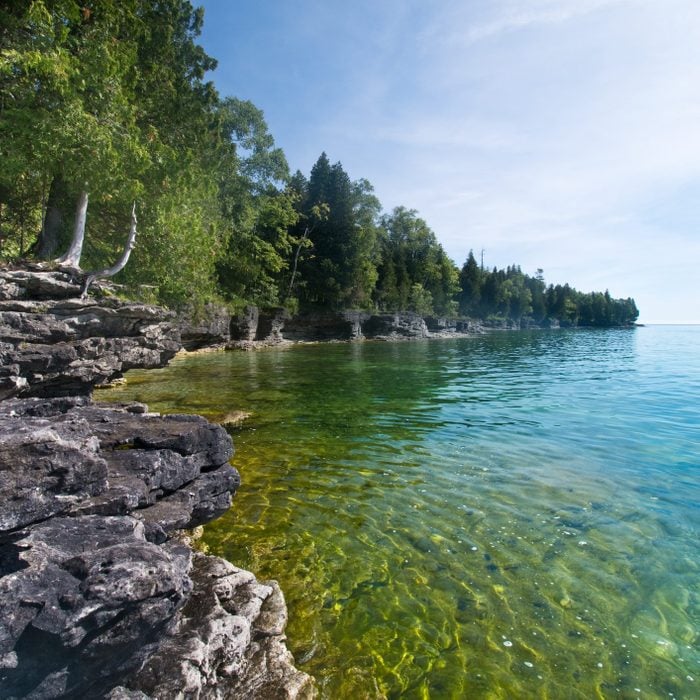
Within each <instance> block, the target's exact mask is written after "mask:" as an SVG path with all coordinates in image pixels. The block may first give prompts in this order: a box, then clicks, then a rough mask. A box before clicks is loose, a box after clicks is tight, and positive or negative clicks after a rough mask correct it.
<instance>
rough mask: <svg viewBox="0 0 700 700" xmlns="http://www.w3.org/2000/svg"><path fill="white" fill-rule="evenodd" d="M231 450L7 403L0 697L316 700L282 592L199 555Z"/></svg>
mask: <svg viewBox="0 0 700 700" xmlns="http://www.w3.org/2000/svg"><path fill="white" fill-rule="evenodd" d="M232 453H233V447H232V443H231V439H230V437H229V435H228V433H226V431H225V430H224V429H223V428H221V427H220V426H216V425H212V424H210V423H208V422H207V421H205V420H204V419H203V418H200V417H198V416H181V415H174V416H159V415H157V414H151V413H148V412H147V411H146V407H145V406H143V404H131V405H122V406H116V407H115V406H100V405H94V404H92V403H91V402H90V400H89V399H88V398H86V397H69V398H50V399H40V398H30V399H9V400H6V401H3V402H1V403H0V498H1V499H2V502H3V504H4V505H3V509H2V512H1V513H0V575H1V576H0V697H2V698H36V699H43V698H60V697H78V696H81V697H95V698H101V697H105V698H113V699H114V698H120V697H124V698H126V697H139V698H148V697H152V698H175V697H183V698H229V697H240V698H268V697H274V698H278V697H279V698H303V697H312V696H313V683H312V680H311V678H310V677H309V676H307V675H306V674H303V673H301V672H299V671H297V670H296V669H295V668H294V666H293V659H292V656H291V654H290V653H289V652H288V651H287V649H286V647H285V645H284V640H285V637H284V627H285V624H286V621H287V613H286V607H285V604H284V599H283V597H282V595H281V593H280V590H279V588H278V586H277V584H276V583H274V582H266V583H262V582H258V581H256V579H255V577H254V576H253V574H251V573H249V572H247V571H243V570H242V569H238V568H236V567H235V566H233V565H232V564H229V563H228V562H226V561H224V560H223V559H219V558H217V557H211V556H206V555H204V554H201V553H198V552H193V551H192V549H191V548H189V547H188V546H185V545H184V544H182V543H181V541H180V539H179V531H180V530H181V529H182V528H192V527H195V526H197V525H199V524H201V523H204V522H207V521H209V520H211V519H212V518H214V517H216V516H218V515H220V514H221V513H223V512H224V511H225V510H226V509H227V508H228V507H229V505H230V503H231V495H232V493H233V492H234V491H235V490H236V488H237V487H238V484H239V477H238V473H237V471H236V470H235V469H234V468H233V467H231V466H230V465H229V464H228V460H229V458H230V457H231V455H232Z"/></svg>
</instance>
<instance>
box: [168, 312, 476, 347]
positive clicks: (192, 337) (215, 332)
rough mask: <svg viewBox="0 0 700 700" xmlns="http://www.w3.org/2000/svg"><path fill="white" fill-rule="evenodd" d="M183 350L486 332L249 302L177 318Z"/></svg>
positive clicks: (441, 321)
mask: <svg viewBox="0 0 700 700" xmlns="http://www.w3.org/2000/svg"><path fill="white" fill-rule="evenodd" d="M177 322H178V326H179V328H180V331H181V337H182V344H183V347H184V348H185V350H188V351H193V350H200V349H209V348H226V349H229V350H255V349H258V348H264V347H270V346H278V345H285V344H292V343H318V342H353V341H362V340H383V341H399V340H422V339H427V338H463V337H467V336H471V335H474V334H476V333H483V332H485V330H486V327H485V326H484V324H483V323H480V322H475V321H472V320H469V319H451V318H446V317H434V316H421V315H419V314H415V313H410V312H404V313H387V314H372V313H368V312H364V311H316V312H313V311H307V312H303V313H299V314H296V315H294V316H292V315H290V314H289V312H288V311H287V310H286V309H284V308H272V309H259V308H258V307H256V306H246V307H245V308H244V309H243V310H242V311H240V312H238V313H233V314H232V313H230V312H228V311H227V310H226V309H225V308H223V307H220V306H215V305H210V306H208V307H206V308H205V309H204V311H203V312H202V313H200V314H196V315H195V314H191V313H189V314H188V313H185V314H183V315H182V316H181V317H179V318H178V321H177Z"/></svg>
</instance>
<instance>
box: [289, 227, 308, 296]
mask: <svg viewBox="0 0 700 700" xmlns="http://www.w3.org/2000/svg"><path fill="white" fill-rule="evenodd" d="M309 233H310V230H309V227H308V226H307V227H306V228H305V229H304V235H303V236H302V237H301V238H300V239H299V245H298V246H297V252H296V253H295V254H294V267H293V268H292V277H291V279H290V280H289V289H287V295H286V296H285V297H284V299H285V301H286V300H287V299H289V297H290V296H292V289H293V287H294V278H295V277H296V276H297V265H298V264H299V253H300V252H301V247H302V246H303V245H304V241H305V240H306V238H307V237H308V235H309Z"/></svg>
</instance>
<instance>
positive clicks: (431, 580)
mask: <svg viewBox="0 0 700 700" xmlns="http://www.w3.org/2000/svg"><path fill="white" fill-rule="evenodd" d="M699 345H700V329H698V328H695V327H661V326H659V327H647V328H637V329H626V330H577V331H551V332H546V331H535V332H527V331H522V332H515V333H493V334H490V335H486V336H479V337H474V338H466V339H461V340H436V341H415V342H406V343H369V342H368V343H356V344H319V345H308V346H296V347H292V348H288V349H279V350H274V349H273V350H266V351H261V352H252V353H212V354H202V355H190V356H183V357H178V358H177V359H176V360H175V361H174V362H173V363H172V364H171V366H170V367H167V368H165V369H162V370H155V371H149V372H133V373H129V374H128V383H127V385H126V386H124V387H119V388H116V389H114V390H112V391H110V392H109V393H108V394H107V393H104V394H102V395H101V396H100V398H102V397H105V398H106V397H107V396H109V398H110V399H113V400H126V399H129V400H138V401H143V402H145V403H147V404H148V405H149V407H150V408H151V410H156V411H162V412H194V413H200V414H202V415H204V416H205V417H207V418H213V419H216V418H219V417H221V416H223V415H224V414H226V413H228V412H231V411H244V412H246V413H250V417H249V418H248V419H247V420H246V421H245V422H244V423H243V424H242V426H241V427H240V428H239V429H236V430H234V431H233V437H234V442H235V445H236V455H235V457H234V464H235V465H236V467H237V468H238V470H239V471H240V472H241V476H242V480H243V486H242V487H241V489H240V490H239V492H238V494H237V496H236V498H235V501H234V506H233V507H232V509H231V510H230V511H229V512H228V513H227V514H226V515H225V516H223V517H222V518H220V519H219V520H217V521H215V522H213V523H211V524H210V525H208V526H207V527H206V530H205V541H206V543H207V545H208V546H209V548H210V551H211V552H212V553H213V554H217V555H221V556H224V557H226V558H227V559H229V560H230V561H232V562H234V563H236V564H237V565H240V566H242V567H245V568H247V569H250V570H252V571H254V572H255V573H256V575H257V576H258V578H260V579H264V578H274V579H277V580H278V581H279V582H280V585H281V587H282V589H283V591H284V593H285V596H286V599H287V603H288V606H289V614H290V622H289V626H288V628H287V634H288V637H289V646H290V648H291V649H292V651H293V652H294V654H295V657H296V660H297V664H298V666H299V668H301V669H302V670H304V671H306V672H308V673H311V674H312V675H314V676H315V677H316V678H317V680H318V683H319V687H320V690H321V694H322V696H323V697H327V698H362V697H366V698H375V697H388V698H399V697H401V698H514V697H517V698H529V697H532V698H545V697H550V698H595V697H599V698H609V697H622V698H636V697H640V698H669V697H675V698H691V697H697V696H698V694H699V693H700V679H699V678H698V677H699V676H700V649H699V647H698V632H697V628H698V621H699V619H700V598H699V589H700V586H699V584H700V575H699V570H700V556H699V554H700V553H699V551H698V549H699V547H698V530H699V529H700V528H699V525H700V518H699V513H700V507H699V505H698V504H699V503H700V484H699V481H698V469H699V467H700V353H699V352H698V347H699Z"/></svg>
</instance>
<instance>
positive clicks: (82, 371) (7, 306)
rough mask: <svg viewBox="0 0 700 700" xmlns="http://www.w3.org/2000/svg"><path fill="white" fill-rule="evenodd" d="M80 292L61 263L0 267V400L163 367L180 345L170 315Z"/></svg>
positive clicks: (72, 391)
mask: <svg viewBox="0 0 700 700" xmlns="http://www.w3.org/2000/svg"><path fill="white" fill-rule="evenodd" d="M96 285H97V287H96V288H98V289H99V288H100V287H105V286H107V285H105V284H100V283H96ZM80 292H81V285H80V280H79V279H76V278H75V277H74V276H73V275H72V274H71V273H70V272H68V271H65V270H51V271H42V270H6V269H0V399H3V398H7V397H10V396H69V395H77V394H81V395H85V394H89V393H90V391H91V390H92V388H93V387H94V386H95V385H96V384H100V383H105V382H108V381H110V380H112V379H114V378H116V377H119V376H121V374H122V373H123V372H126V371H127V370H129V369H135V368H142V369H150V368H154V367H162V366H163V365H165V364H166V363H167V362H168V360H170V359H171V358H172V357H174V355H175V353H176V352H177V351H178V350H179V349H180V331H179V329H178V328H177V326H176V324H174V323H172V319H173V318H174V314H172V313H170V312H168V311H166V310H164V309H161V308H159V307H157V306H149V305H147V304H138V303H132V302H126V301H121V300H119V299H116V298H104V299H101V300H99V301H98V300H96V299H94V298H92V297H89V298H86V299H82V298H81V297H80Z"/></svg>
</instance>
